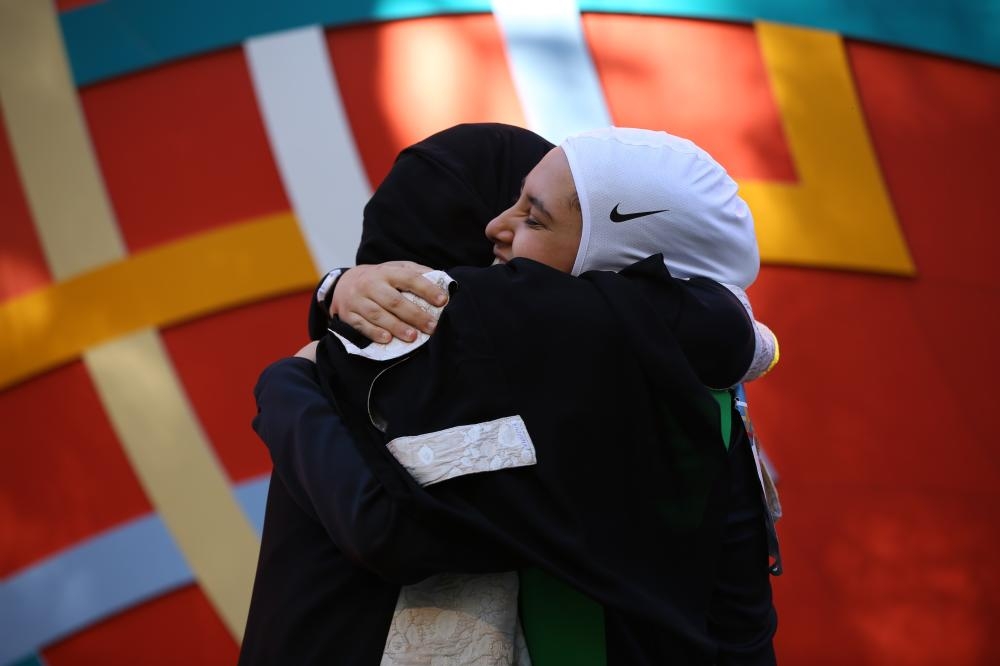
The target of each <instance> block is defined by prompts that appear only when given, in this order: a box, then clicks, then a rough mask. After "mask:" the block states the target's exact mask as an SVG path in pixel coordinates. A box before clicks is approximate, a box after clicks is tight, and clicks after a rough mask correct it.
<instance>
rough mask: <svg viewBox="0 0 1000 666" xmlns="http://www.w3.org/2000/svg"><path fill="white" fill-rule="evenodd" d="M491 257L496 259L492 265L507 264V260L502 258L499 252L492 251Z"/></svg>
mask: <svg viewBox="0 0 1000 666" xmlns="http://www.w3.org/2000/svg"><path fill="white" fill-rule="evenodd" d="M493 256H494V257H496V259H495V261H494V262H493V263H495V264H506V263H507V258H506V257H504V256H503V255H502V254H500V251H499V250H496V249H494V250H493Z"/></svg>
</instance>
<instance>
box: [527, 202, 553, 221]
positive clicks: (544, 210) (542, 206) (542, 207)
mask: <svg viewBox="0 0 1000 666" xmlns="http://www.w3.org/2000/svg"><path fill="white" fill-rule="evenodd" d="M528 201H530V202H531V205H532V206H534V207H535V208H537V209H538V210H539V211H541V212H542V214H543V215H545V217H547V218H549V221H550V222H551V221H552V220H553V219H554V218H553V217H552V213H550V212H549V210H548V209H547V208H546V207H545V204H544V203H542V200H541V199H539V198H538V197H531V196H529V197H528Z"/></svg>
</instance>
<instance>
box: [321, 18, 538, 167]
mask: <svg viewBox="0 0 1000 666" xmlns="http://www.w3.org/2000/svg"><path fill="white" fill-rule="evenodd" d="M327 42H328V44H329V48H330V56H331V58H332V61H333V64H334V68H335V70H336V76H337V81H338V83H339V85H340V94H341V97H342V98H343V100H344V108H345V110H346V112H347V116H348V119H349V120H350V123H351V127H352V129H353V130H354V136H355V137H357V141H358V144H359V145H358V149H359V152H360V154H361V158H362V161H363V162H364V165H365V168H366V171H367V173H368V178H369V181H370V182H371V183H372V186H373V187H374V186H376V185H377V184H378V183H380V182H381V181H382V178H384V177H385V174H386V173H388V171H389V167H390V166H391V165H392V162H393V160H394V159H396V154H397V153H398V152H399V151H400V150H402V149H403V148H405V147H406V146H408V145H410V144H412V143H415V142H417V141H419V140H420V139H423V138H424V137H426V136H429V135H430V134H433V133H434V132H437V131H439V130H442V129H445V128H446V127H451V126H452V125H457V124H458V123H466V122H502V123H510V124H512V125H522V126H523V125H524V124H525V120H524V116H523V114H522V113H521V110H520V105H519V103H518V101H517V94H516V93H515V92H514V83H513V80H512V79H511V77H510V72H509V70H508V68H507V61H506V58H505V56H504V51H503V42H502V40H501V36H500V32H499V28H498V27H497V24H496V21H495V20H494V19H493V17H492V16H491V15H487V14H479V15H470V16H453V17H444V18H426V19H415V20H411V21H394V22H391V23H380V24H372V25H365V26H357V27H352V28H341V29H337V30H331V31H329V32H328V33H327ZM361 63H364V65H363V66H360V65H361Z"/></svg>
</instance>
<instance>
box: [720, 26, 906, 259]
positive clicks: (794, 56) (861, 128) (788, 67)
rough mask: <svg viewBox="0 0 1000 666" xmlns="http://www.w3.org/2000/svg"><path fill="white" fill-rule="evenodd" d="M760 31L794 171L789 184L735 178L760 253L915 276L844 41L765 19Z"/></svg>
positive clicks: (779, 257) (761, 45) (761, 43)
mask: <svg viewBox="0 0 1000 666" xmlns="http://www.w3.org/2000/svg"><path fill="white" fill-rule="evenodd" d="M756 30H757V38H758V41H759V43H760V49H761V54H762V55H763V57H764V65H765V67H766V68H767V72H768V76H769V78H770V82H771V87H772V89H773V90H774V97H775V101H776V102H777V104H778V108H779V110H780V112H781V120H782V123H783V125H784V129H785V135H786V136H787V138H788V144H789V148H790V151H791V154H792V159H793V160H794V162H795V170H796V172H797V173H798V175H799V182H798V183H794V184H790V183H771V182H763V181H745V180H741V181H740V192H741V194H742V195H743V197H744V198H745V199H746V200H747V203H749V204H750V208H751V209H752V210H753V213H754V219H755V220H756V223H757V238H758V240H759V243H760V253H761V257H762V258H763V259H765V260H766V261H768V262H777V263H788V264H795V265H800V266H813V267H817V266H823V267H827V268H837V269H847V270H858V271H873V272H878V273H889V274H896V275H913V274H914V273H915V271H916V268H915V266H914V265H913V260H912V258H911V257H910V252H909V249H908V248H907V246H906V241H905V240H904V238H903V233H902V230H901V228H900V226H899V223H898V221H897V220H896V214H895V211H894V210H893V208H892V202H891V200H890V199H889V193H888V190H887V189H886V187H885V182H884V181H883V178H882V171H881V167H880V166H879V163H878V158H877V157H876V155H875V149H874V148H873V147H872V144H871V140H870V139H869V137H868V130H867V127H866V125H865V119H864V117H863V116H862V112H861V104H860V103H859V101H858V97H857V92H856V91H855V89H854V79H853V76H852V74H851V68H850V65H849V63H848V61H847V54H846V53H845V51H844V44H843V40H842V39H841V37H840V36H839V35H836V34H833V33H826V32H821V31H819V30H810V29H805V28H793V27H791V26H782V25H775V24H771V23H758V24H757V25H756ZM845 202H850V205H849V206H846V205H845Z"/></svg>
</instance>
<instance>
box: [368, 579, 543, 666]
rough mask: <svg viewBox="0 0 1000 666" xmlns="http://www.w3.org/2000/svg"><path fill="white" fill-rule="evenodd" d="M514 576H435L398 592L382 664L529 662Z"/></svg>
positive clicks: (492, 665) (425, 665)
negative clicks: (519, 616)
mask: <svg viewBox="0 0 1000 666" xmlns="http://www.w3.org/2000/svg"><path fill="white" fill-rule="evenodd" d="M517 585H518V581H517V574H516V573H514V572H513V571H510V572H507V573H500V574H489V575H461V574H441V575H438V576H432V577H431V578H428V579H426V580H424V581H422V582H420V583H418V584H416V585H409V586H407V587H404V588H403V589H402V590H401V591H400V594H399V601H398V602H397V604H396V611H395V612H394V613H393V617H392V625H391V626H390V628H389V636H388V638H387V639H386V644H385V653H384V655H383V657H382V665H383V666H446V665H455V666H459V665H461V666H465V665H469V666H499V665H506V664H511V665H517V666H530V663H531V661H530V658H529V657H528V653H527V650H526V649H525V647H524V638H523V634H521V627H520V624H519V622H518V618H517Z"/></svg>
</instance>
